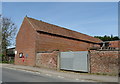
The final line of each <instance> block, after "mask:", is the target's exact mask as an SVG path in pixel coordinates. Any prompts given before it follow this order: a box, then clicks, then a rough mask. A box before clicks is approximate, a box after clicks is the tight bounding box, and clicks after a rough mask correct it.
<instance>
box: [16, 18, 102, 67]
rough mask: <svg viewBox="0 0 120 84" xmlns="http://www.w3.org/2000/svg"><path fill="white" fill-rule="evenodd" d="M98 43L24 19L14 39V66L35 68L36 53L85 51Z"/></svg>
mask: <svg viewBox="0 0 120 84" xmlns="http://www.w3.org/2000/svg"><path fill="white" fill-rule="evenodd" d="M100 42H102V41H101V40H100V39H98V38H94V37H91V36H88V35H86V34H82V33H79V32H76V31H72V30H69V29H66V28H63V27H59V26H56V25H53V24H49V23H46V22H43V21H39V20H36V19H33V18H29V17H25V18H24V20H23V23H22V25H21V27H20V30H19V32H18V35H17V37H16V49H15V51H16V55H15V64H21V65H29V66H35V60H36V53H37V52H49V51H54V50H59V51H87V50H88V48H90V47H92V46H98V43H100Z"/></svg>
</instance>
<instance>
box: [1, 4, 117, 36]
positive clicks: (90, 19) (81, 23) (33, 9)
mask: <svg viewBox="0 0 120 84" xmlns="http://www.w3.org/2000/svg"><path fill="white" fill-rule="evenodd" d="M2 13H3V15H4V16H5V17H8V18H11V19H12V20H13V22H14V23H15V24H16V25H17V27H18V28H20V25H21V23H22V21H23V18H24V17H25V16H26V15H27V16H28V17H32V18H35V19H38V20H42V21H45V22H48V23H51V24H55V25H58V26H61V27H65V28H68V29H71V30H74V31H78V32H81V33H84V34H87V35H90V36H104V35H111V34H113V35H118V3H117V2H71V3H70V2H56V3H55V2H45V3H44V2H31V3H30V2H16V3H15V2H3V4H2Z"/></svg>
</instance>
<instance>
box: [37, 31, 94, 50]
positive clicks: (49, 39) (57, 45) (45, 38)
mask: <svg viewBox="0 0 120 84" xmlns="http://www.w3.org/2000/svg"><path fill="white" fill-rule="evenodd" d="M92 46H93V44H92V43H87V42H82V41H76V40H71V39H67V38H62V37H56V36H51V35H47V34H39V33H37V39H36V51H38V52H39V51H52V50H55V49H59V50H60V51H87V50H88V48H89V47H92Z"/></svg>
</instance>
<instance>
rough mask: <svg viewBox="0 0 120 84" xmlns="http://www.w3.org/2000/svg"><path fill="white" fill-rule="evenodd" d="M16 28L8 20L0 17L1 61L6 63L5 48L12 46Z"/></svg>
mask: <svg viewBox="0 0 120 84" xmlns="http://www.w3.org/2000/svg"><path fill="white" fill-rule="evenodd" d="M16 29H17V27H16V26H15V24H14V23H13V22H12V21H11V19H10V18H6V17H2V53H3V56H4V57H3V60H5V61H8V57H7V47H8V46H10V45H11V44H12V41H13V39H14V37H15V34H16Z"/></svg>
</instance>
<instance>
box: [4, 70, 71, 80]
mask: <svg viewBox="0 0 120 84" xmlns="http://www.w3.org/2000/svg"><path fill="white" fill-rule="evenodd" d="M2 82H70V80H67V79H65V78H57V77H52V76H49V75H48V76H47V75H43V74H42V75H41V74H37V73H30V72H26V71H20V70H12V69H8V68H2Z"/></svg>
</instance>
